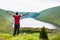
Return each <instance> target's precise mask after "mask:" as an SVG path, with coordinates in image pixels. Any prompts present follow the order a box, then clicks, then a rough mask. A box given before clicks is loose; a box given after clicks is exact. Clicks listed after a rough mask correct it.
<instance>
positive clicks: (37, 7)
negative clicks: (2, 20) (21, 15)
mask: <svg viewBox="0 0 60 40" xmlns="http://www.w3.org/2000/svg"><path fill="white" fill-rule="evenodd" d="M55 6H60V1H59V0H0V8H1V9H5V10H10V11H18V12H20V11H23V12H40V11H42V10H45V9H47V8H51V7H55Z"/></svg>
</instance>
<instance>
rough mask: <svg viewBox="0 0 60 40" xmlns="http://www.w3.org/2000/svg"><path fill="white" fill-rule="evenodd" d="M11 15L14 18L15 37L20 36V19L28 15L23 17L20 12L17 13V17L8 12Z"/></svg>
mask: <svg viewBox="0 0 60 40" xmlns="http://www.w3.org/2000/svg"><path fill="white" fill-rule="evenodd" d="M7 13H8V14H9V15H11V16H13V17H14V34H13V36H15V35H16V34H17V35H18V34H19V28H20V18H21V17H22V16H24V15H26V14H28V13H26V14H22V15H18V12H16V14H15V15H13V14H11V13H10V12H7Z"/></svg>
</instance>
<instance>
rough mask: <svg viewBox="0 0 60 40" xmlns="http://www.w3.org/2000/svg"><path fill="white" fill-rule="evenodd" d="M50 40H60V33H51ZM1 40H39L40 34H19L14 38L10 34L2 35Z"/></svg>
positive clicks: (0, 35)
mask: <svg viewBox="0 0 60 40" xmlns="http://www.w3.org/2000/svg"><path fill="white" fill-rule="evenodd" d="M48 36H49V40H60V33H50V34H49V35H48ZM0 39H1V40H39V33H33V34H21V33H20V34H19V35H16V36H12V34H8V33H5V34H4V33H2V34H1V33H0Z"/></svg>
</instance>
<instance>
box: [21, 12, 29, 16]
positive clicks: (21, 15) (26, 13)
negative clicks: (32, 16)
mask: <svg viewBox="0 0 60 40" xmlns="http://www.w3.org/2000/svg"><path fill="white" fill-rule="evenodd" d="M27 14H29V12H27V13H26V14H22V15H21V16H25V15H27Z"/></svg>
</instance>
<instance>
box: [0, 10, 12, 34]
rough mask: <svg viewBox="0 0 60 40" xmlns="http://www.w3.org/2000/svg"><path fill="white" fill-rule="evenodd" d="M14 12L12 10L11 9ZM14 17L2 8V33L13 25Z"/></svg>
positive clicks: (0, 14)
mask: <svg viewBox="0 0 60 40" xmlns="http://www.w3.org/2000/svg"><path fill="white" fill-rule="evenodd" d="M10 12H11V13H13V12H12V11H10ZM11 21H12V17H11V16H10V15H9V14H7V13H6V10H2V9H0V33H1V32H5V31H7V30H8V29H9V27H10V26H11Z"/></svg>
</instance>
